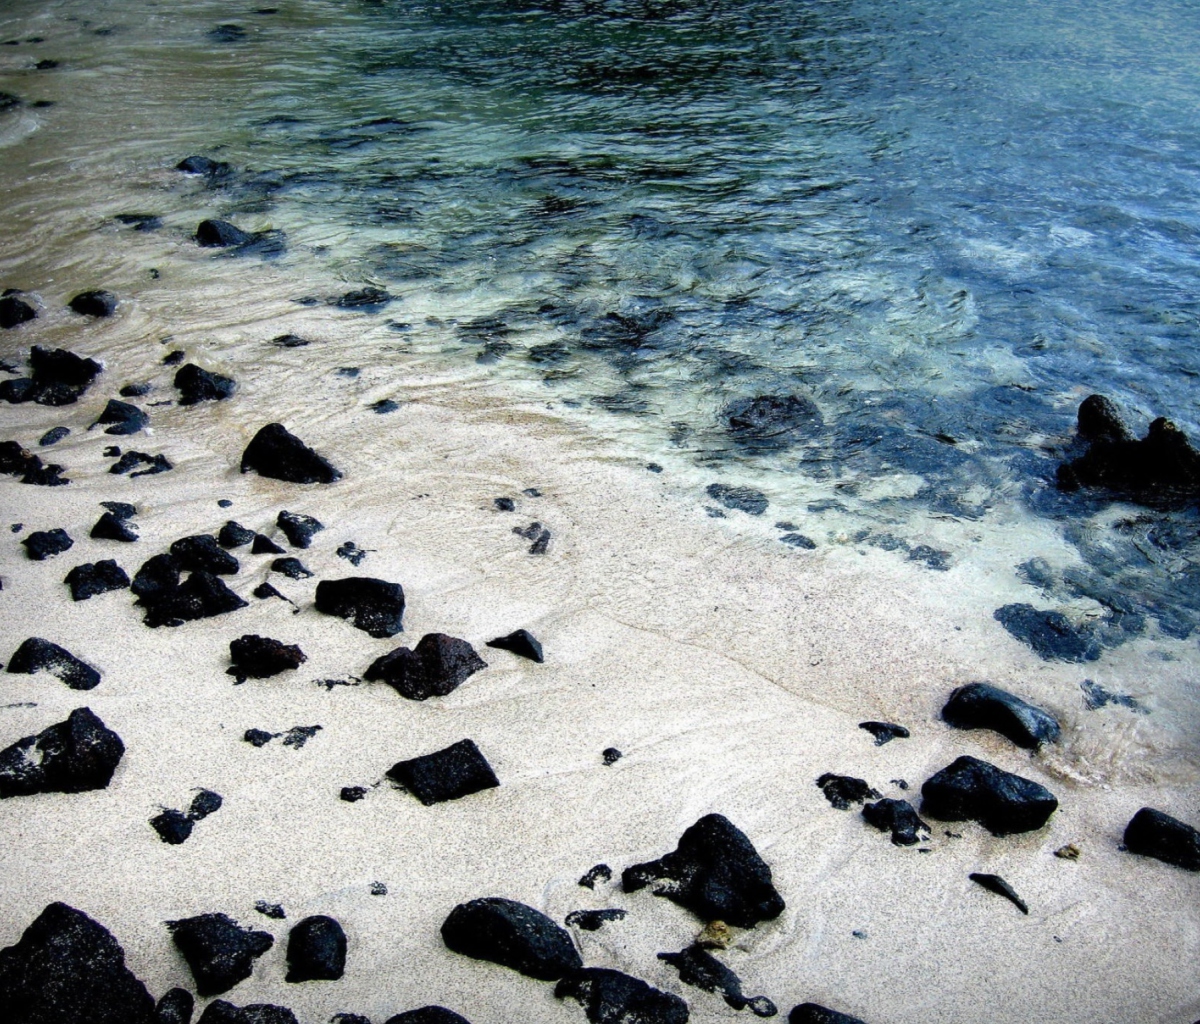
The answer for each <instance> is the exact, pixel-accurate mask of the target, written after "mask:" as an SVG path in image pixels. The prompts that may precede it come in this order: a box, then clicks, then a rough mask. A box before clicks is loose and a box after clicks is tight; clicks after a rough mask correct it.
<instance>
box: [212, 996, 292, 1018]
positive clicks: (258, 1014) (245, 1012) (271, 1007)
mask: <svg viewBox="0 0 1200 1024" xmlns="http://www.w3.org/2000/svg"><path fill="white" fill-rule="evenodd" d="M196 1024H299V1021H297V1020H296V1015H295V1014H294V1013H292V1011H291V1010H289V1009H288V1008H287V1007H286V1006H277V1005H276V1004H275V1003H248V1004H247V1005H245V1006H240V1007H239V1006H234V1005H233V1003H230V1002H226V1001H225V1000H224V999H214V1000H213V1001H212V1002H211V1003H209V1004H208V1005H207V1006H206V1007H205V1008H204V1013H202V1014H201V1015H200V1019H199V1020H198V1021H197V1022H196Z"/></svg>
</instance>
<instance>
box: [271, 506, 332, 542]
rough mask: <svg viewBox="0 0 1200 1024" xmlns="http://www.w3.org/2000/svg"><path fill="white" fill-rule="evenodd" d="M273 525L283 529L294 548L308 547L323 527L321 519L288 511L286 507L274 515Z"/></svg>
mask: <svg viewBox="0 0 1200 1024" xmlns="http://www.w3.org/2000/svg"><path fill="white" fill-rule="evenodd" d="M275 525H276V526H278V527H279V529H281V530H282V531H283V535H284V536H285V537H287V539H288V543H289V544H291V545H292V547H294V548H306V547H308V546H309V545H310V544H311V543H312V539H313V537H314V536H315V535H316V534H318V533H320V532H321V531H322V530H323V529H325V524H324V523H322V522H321V520H319V519H316V518H314V517H313V516H308V515H305V514H304V513H303V512H289V511H287V509H284V510H283V511H282V512H280V513H279V515H278V516H276V517H275Z"/></svg>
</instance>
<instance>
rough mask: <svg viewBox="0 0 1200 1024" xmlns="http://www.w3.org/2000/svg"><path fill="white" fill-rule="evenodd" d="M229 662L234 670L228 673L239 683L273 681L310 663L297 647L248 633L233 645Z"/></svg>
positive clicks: (230, 647) (232, 642) (233, 641)
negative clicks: (270, 679)
mask: <svg viewBox="0 0 1200 1024" xmlns="http://www.w3.org/2000/svg"><path fill="white" fill-rule="evenodd" d="M229 658H230V660H231V661H232V662H233V667H232V668H229V669H226V672H227V673H228V674H229V675H231V676H236V677H237V680H238V682H239V683H240V682H242V681H243V680H245V679H247V678H249V679H269V678H270V677H271V676H277V675H279V673H280V672H286V671H288V670H289V669H297V668H299V667H300V666H301V665H302V664H304V662H306V661H308V658H307V657H306V656H305V654H304V652H303V651H302V650H300V648H299V646H298V645H296V644H284V643H280V641H278V640H272V639H271V638H270V637H267V636H258V635H257V634H255V633H247V634H246V635H245V636H241V637H238V639H236V640H230V641H229Z"/></svg>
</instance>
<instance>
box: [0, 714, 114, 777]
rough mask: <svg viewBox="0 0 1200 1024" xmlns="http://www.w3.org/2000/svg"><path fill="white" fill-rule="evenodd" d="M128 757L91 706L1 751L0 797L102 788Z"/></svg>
mask: <svg viewBox="0 0 1200 1024" xmlns="http://www.w3.org/2000/svg"><path fill="white" fill-rule="evenodd" d="M124 753H125V744H124V743H122V742H121V737H120V736H118V735H117V734H116V733H115V732H113V731H112V730H111V729H108V728H107V727H106V726H105V725H104V723H103V722H102V721H100V719H99V718H98V717H97V716H96V715H95V714H94V713H93V712H92V710H91V708H76V709H75V710H74V711H72V712H71V713H70V715H68V716H67V719H66V721H63V722H57V723H55V724H54V725H51V726H48V727H47V728H45V729H43V730H42V731H41V732H40V733H38V734H37V735H36V736H26V737H24V738H23V739H19V740H17V742H16V743H14V744H12V746H9V747H6V748H5V749H4V750H2V751H0V798H6V797H11V796H30V795H32V794H34V793H84V792H87V791H89V790H93V789H104V788H105V787H106V786H108V784H109V782H110V781H111V780H112V777H113V773H114V772H115V771H116V770H117V765H118V764H120V762H121V757H122V756H123V755H124Z"/></svg>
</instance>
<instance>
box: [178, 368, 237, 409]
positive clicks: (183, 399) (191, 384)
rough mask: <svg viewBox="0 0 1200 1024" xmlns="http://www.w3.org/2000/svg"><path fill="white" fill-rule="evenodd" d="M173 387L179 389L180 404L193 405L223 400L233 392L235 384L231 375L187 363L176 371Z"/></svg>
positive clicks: (235, 387)
mask: <svg viewBox="0 0 1200 1024" xmlns="http://www.w3.org/2000/svg"><path fill="white" fill-rule="evenodd" d="M175 387H177V388H178V389H179V404H180V405H195V404H196V403H197V402H221V401H224V400H225V399H226V398H229V397H230V396H231V395H232V394H233V393H234V391H235V390H236V389H237V384H236V383H235V382H234V380H233V378H232V377H223V376H221V374H219V373H212V372H211V371H209V370H204V369H201V368H200V367H199V366H197V365H196V364H195V363H188V364H186V365H185V366H181V367H180V368H179V370H178V371H177V372H176V374H175Z"/></svg>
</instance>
